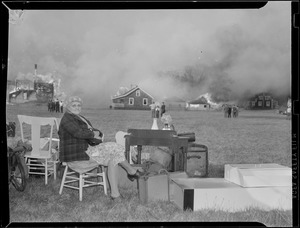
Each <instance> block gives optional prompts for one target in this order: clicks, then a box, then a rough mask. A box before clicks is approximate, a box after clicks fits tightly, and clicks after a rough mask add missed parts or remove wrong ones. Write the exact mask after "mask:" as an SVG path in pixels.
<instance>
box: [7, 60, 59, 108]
mask: <svg viewBox="0 0 300 228" xmlns="http://www.w3.org/2000/svg"><path fill="white" fill-rule="evenodd" d="M11 82H12V81H8V84H7V90H8V96H7V98H8V102H11V103H24V102H28V101H38V102H48V100H49V99H53V98H54V97H57V98H58V97H59V98H60V99H63V98H64V96H65V95H64V93H62V92H61V91H60V79H58V78H56V77H54V76H53V75H52V74H47V75H41V74H37V65H36V64H35V72H34V74H32V73H28V74H26V75H24V74H20V75H18V77H17V79H16V80H15V83H14V84H15V85H14V86H13V85H12V83H11Z"/></svg>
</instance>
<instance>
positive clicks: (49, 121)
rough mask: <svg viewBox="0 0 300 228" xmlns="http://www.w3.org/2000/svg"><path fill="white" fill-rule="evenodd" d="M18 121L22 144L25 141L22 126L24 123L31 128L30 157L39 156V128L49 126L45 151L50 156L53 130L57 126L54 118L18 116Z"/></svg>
mask: <svg viewBox="0 0 300 228" xmlns="http://www.w3.org/2000/svg"><path fill="white" fill-rule="evenodd" d="M18 119H19V123H20V129H21V138H22V141H23V142H24V141H25V135H24V127H23V124H24V123H25V124H28V125H30V126H31V145H32V151H31V154H32V155H39V154H40V152H41V127H42V126H49V125H50V136H49V147H48V150H47V155H50V153H51V148H52V136H53V128H54V125H56V126H57V120H56V118H54V117H36V116H24V115H18Z"/></svg>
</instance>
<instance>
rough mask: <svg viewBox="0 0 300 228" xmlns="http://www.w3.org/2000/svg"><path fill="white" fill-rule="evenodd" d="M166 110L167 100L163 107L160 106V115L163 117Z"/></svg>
mask: <svg viewBox="0 0 300 228" xmlns="http://www.w3.org/2000/svg"><path fill="white" fill-rule="evenodd" d="M165 112H166V106H165V102H163V103H162V105H161V107H160V116H161V117H162V115H163V114H164V113H165Z"/></svg>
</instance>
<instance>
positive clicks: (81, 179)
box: [79, 174, 84, 201]
mask: <svg viewBox="0 0 300 228" xmlns="http://www.w3.org/2000/svg"><path fill="white" fill-rule="evenodd" d="M82 176H83V175H82V174H79V201H82V190H83V182H84V180H83V177H82Z"/></svg>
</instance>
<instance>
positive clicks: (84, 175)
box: [59, 161, 107, 201]
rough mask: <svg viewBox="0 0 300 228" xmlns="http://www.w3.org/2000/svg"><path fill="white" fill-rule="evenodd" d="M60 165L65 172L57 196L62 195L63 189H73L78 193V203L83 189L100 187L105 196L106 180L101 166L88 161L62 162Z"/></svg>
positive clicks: (103, 168)
mask: <svg viewBox="0 0 300 228" xmlns="http://www.w3.org/2000/svg"><path fill="white" fill-rule="evenodd" d="M62 165H63V166H65V171H64V175H63V178H62V181H61V185H60V189H59V194H62V191H63V188H64V187H65V188H71V189H75V190H78V191H79V201H82V195H83V188H86V187H92V186H99V185H100V186H103V188H104V194H105V195H107V178H106V172H105V167H104V166H103V165H100V164H95V163H94V162H92V163H91V162H89V161H77V162H63V163H62ZM95 171H96V172H95Z"/></svg>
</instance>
